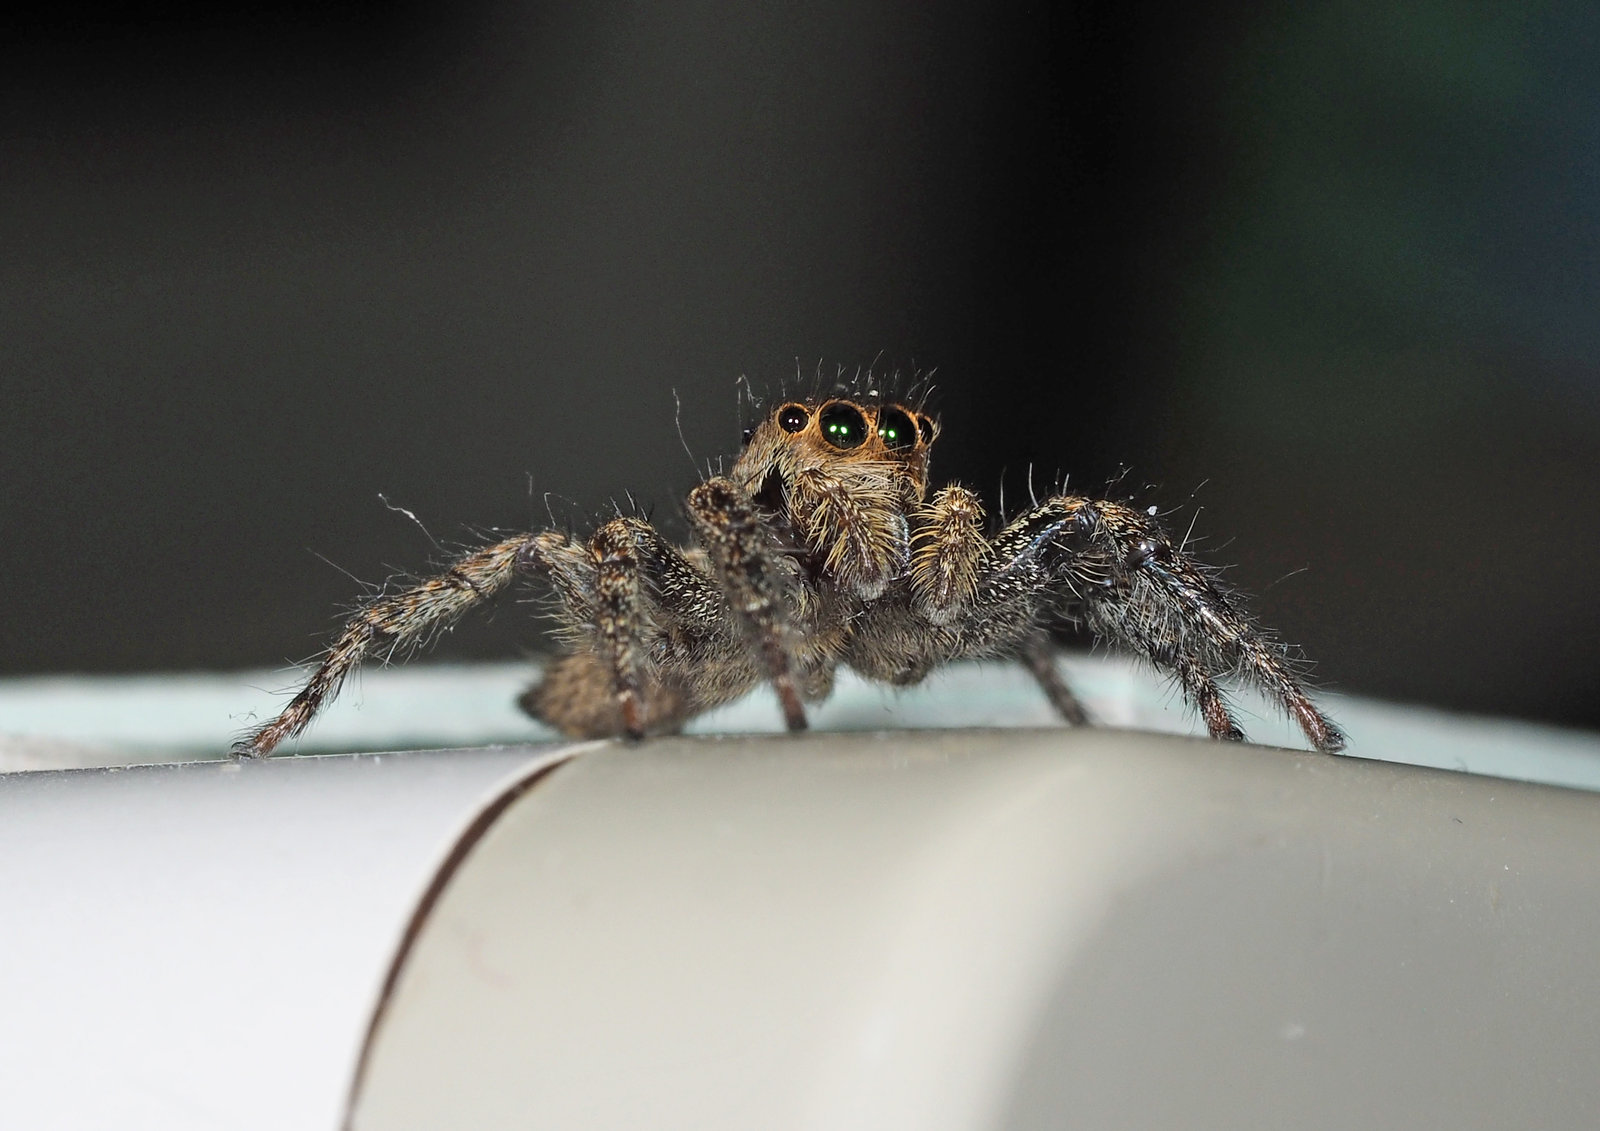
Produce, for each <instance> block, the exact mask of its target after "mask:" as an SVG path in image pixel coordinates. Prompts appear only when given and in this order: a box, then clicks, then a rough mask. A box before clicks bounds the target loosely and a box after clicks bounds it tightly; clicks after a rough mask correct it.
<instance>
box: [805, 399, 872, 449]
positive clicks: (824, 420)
mask: <svg viewBox="0 0 1600 1131" xmlns="http://www.w3.org/2000/svg"><path fill="white" fill-rule="evenodd" d="M817 423H818V424H820V425H822V434H823V435H824V436H826V437H827V439H828V443H830V444H832V445H833V446H834V447H836V448H859V447H860V446H861V445H862V444H864V443H866V439H867V418H866V417H865V416H862V415H861V410H860V409H859V408H857V407H856V406H855V405H853V404H851V403H849V402H848V401H835V402H834V403H833V404H831V405H829V406H828V407H827V408H825V409H823V410H822V412H821V414H820V415H818V417H817Z"/></svg>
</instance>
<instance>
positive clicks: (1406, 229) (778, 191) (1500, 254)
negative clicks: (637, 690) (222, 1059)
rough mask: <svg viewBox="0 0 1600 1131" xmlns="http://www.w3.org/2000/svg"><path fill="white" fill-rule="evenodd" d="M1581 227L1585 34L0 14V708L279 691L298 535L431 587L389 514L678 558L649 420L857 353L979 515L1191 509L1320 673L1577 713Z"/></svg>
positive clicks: (1567, 14)
mask: <svg viewBox="0 0 1600 1131" xmlns="http://www.w3.org/2000/svg"><path fill="white" fill-rule="evenodd" d="M1597 243H1600V8H1597V7H1595V6H1594V5H1592V4H1589V3H1582V2H1572V3H1541V2H1539V0H1529V2H1528V3H1525V4H1521V5H1471V4H1458V3H1444V2H1425V0H1399V2H1392V0H1391V2H1383V0H1309V2H1304V0H1276V2H1267V3H1261V4H1257V5H1253V6H1240V5H1230V4H1219V3H1206V2H1203V0H1202V2H1199V3H1190V4H1186V5H1176V4H1171V5H1151V4H1137V3H1126V2H1085V3H1077V4H1063V5H1059V6H1058V5H1051V4H1043V3H1037V4H1022V3H1004V2H1002V3H986V2H982V0H962V2H954V0H944V2H939V0H934V2H928V0H923V2H918V3H909V2H888V0H848V2H843V0H830V2H824V3H819V4H813V5H807V6H803V7H802V6H798V5H797V6H787V5H785V6H779V5H726V6H724V5H704V4H692V3H686V4H672V5H655V4H643V3H587V4H580V5H574V4H485V3H459V4H452V5H427V4H412V5H404V4H376V3H373V4H364V5H363V4H356V5H337V4H334V5H329V4H325V3H318V4H312V3H279V4H274V3H256V4H246V5H242V6H241V5H229V6H220V5H219V6H216V7H214V8H204V7H195V8H192V9H188V10H180V9H173V8H170V7H162V8H159V9H157V8H155V7H152V6H141V5H122V6H117V5H111V6H100V7H96V8H83V7H68V8H64V9H61V10H59V11H57V12H56V13H55V14H53V15H34V16H28V17H18V16H10V17H5V22H4V23H3V24H0V470H3V479H0V483H3V490H4V497H3V500H0V555H3V564H0V570H3V577H4V592H5V599H4V604H3V611H0V619H3V625H4V627H3V630H0V638H3V639H0V669H3V670H4V671H8V672H13V673H16V672H38V671H132V670H150V669H187V668H209V667H244V666H259V665H272V664H279V663H282V662H283V661H285V660H287V659H299V658H302V657H305V656H307V655H309V654H311V653H312V652H314V651H315V650H316V649H317V648H318V647H319V646H320V644H321V642H322V640H323V639H324V636H325V634H326V633H327V632H328V631H329V630H330V629H331V628H332V627H333V621H332V619H331V617H332V614H333V612H334V610H335V609H336V607H339V606H342V605H344V604H346V603H348V602H349V601H350V600H351V599H352V598H353V597H354V596H356V593H357V589H356V585H355V583H354V582H353V581H352V580H351V578H349V577H347V576H345V575H344V574H342V573H341V572H340V571H339V569H337V568H334V566H333V565H331V564H325V563H324V562H323V561H321V560H319V559H318V558H317V557H316V556H314V555H313V553H310V552H308V550H310V551H314V552H315V553H317V554H321V555H325V556H326V557H327V558H328V559H329V560H330V561H331V562H332V563H337V565H338V567H341V568H343V569H347V570H349V571H350V572H351V573H353V574H355V575H357V576H359V577H360V578H362V579H364V580H369V581H376V580H381V579H382V578H383V577H385V576H386V575H387V574H388V573H389V572H390V570H391V569H394V568H417V567H420V566H422V565H424V564H426V563H427V562H428V561H429V559H430V558H431V557H433V556H434V551H433V550H432V548H431V547H430V546H429V544H428V541H427V539H426V538H424V537H423V535H422V534H421V533H420V532H419V531H418V530H417V529H416V528H415V527H414V526H413V525H412V524H411V523H410V522H409V521H408V520H406V519H405V518H404V517H402V516H400V515H398V514H396V513H393V512H391V511H389V510H387V509H385V507H384V506H383V505H382V504H381V503H380V502H379V500H378V494H379V492H383V493H384V494H385V495H387V497H388V498H389V499H390V500H391V501H392V502H394V503H395V504H397V505H400V506H405V507H408V508H410V509H411V510H413V511H414V512H415V513H416V514H417V515H418V516H420V517H421V519H422V520H423V521H424V522H425V523H427V524H428V526H429V528H430V530H431V531H432V532H433V534H434V535H435V536H436V537H438V538H440V539H441V540H445V541H459V540H462V539H464V538H468V537H470V536H471V535H470V530H471V529H473V528H476V529H482V528H486V527H491V526H508V527H517V528H522V527H525V526H527V525H528V524H529V523H534V524H539V525H543V524H544V523H545V522H546V512H545V503H544V501H543V497H542V496H543V493H544V492H545V491H553V492H556V493H558V494H559V495H560V496H563V497H565V498H567V499H570V500H572V504H571V505H570V506H569V505H568V504H566V503H558V504H557V507H558V511H559V512H561V513H574V510H575V513H579V514H592V513H595V512H598V511H600V510H601V509H603V508H604V507H605V506H606V504H607V501H608V499H610V498H611V497H612V496H613V495H620V494H622V493H624V492H627V491H632V492H634V493H635V494H636V495H638V496H639V497H640V498H641V499H643V500H645V501H649V502H653V503H655V504H657V514H658V515H660V516H662V517H663V518H664V519H668V520H673V521H675V515H676V507H677V504H676V500H677V499H678V498H680V497H681V495H682V493H683V492H684V491H685V490H686V489H687V487H688V486H689V485H691V484H692V483H693V482H694V478H695V472H694V469H693V467H692V466H691V464H690V462H689V460H688V458H686V456H685V454H684V452H683V450H682V447H681V445H680V442H679V437H678V432H677V429H676V428H675V426H674V416H675V409H674V399H673V390H674V389H675V390H676V391H677V394H678V396H679V398H680V399H681V401H682V431H683V435H684V438H685V440H686V442H687V444H688V446H689V448H690V449H691V450H692V451H693V453H694V455H695V456H696V457H697V458H698V459H701V460H703V459H705V458H707V457H711V456H715V455H717V454H718V453H724V452H731V451H733V450H735V448H736V446H737V441H738V426H739V421H738V414H737V408H736V403H735V397H734V382H735V379H736V377H737V376H738V375H740V374H748V375H749V377H750V379H751V381H752V382H753V383H754V384H755V385H756V386H757V387H758V388H761V387H765V386H771V385H773V384H775V383H776V382H777V381H779V380H781V379H783V378H784V377H785V376H790V377H792V376H793V375H794V373H795V372H796V369H797V367H798V369H799V370H800V371H803V372H804V373H805V374H806V375H808V376H809V375H810V374H811V373H812V372H814V371H815V369H816V367H817V365H818V363H819V362H821V363H822V364H824V365H825V366H828V367H832V366H835V365H838V364H845V365H849V366H851V367H854V366H855V365H856V364H858V363H865V362H872V361H874V359H881V360H880V364H881V365H882V366H884V367H886V368H888V367H898V368H901V369H912V368H923V369H926V368H936V369H937V374H936V377H935V380H936V382H937V384H938V385H939V387H940V394H939V399H938V401H937V405H938V407H939V408H940V410H941V413H942V417H943V421H944V426H945V439H944V440H943V441H941V450H940V458H939V460H938V464H937V468H936V470H937V472H938V473H939V475H940V477H941V478H943V477H953V478H959V479H961V480H964V481H966V482H969V483H971V484H973V485H975V486H977V487H979V488H980V489H982V491H983V492H984V493H985V495H986V497H987V498H988V499H989V500H990V502H991V504H992V503H993V502H995V501H996V500H997V497H998V488H999V487H1000V484H1001V477H1002V473H1004V475H1005V479H1006V484H1007V498H1008V503H1009V504H1010V505H1012V506H1014V505H1015V504H1016V502H1017V501H1018V499H1020V498H1021V497H1022V496H1023V494H1024V493H1025V476H1026V468H1027V466H1028V465H1029V464H1030V463H1033V464H1035V465H1037V467H1038V468H1039V474H1038V478H1039V479H1040V480H1041V481H1045V480H1047V479H1049V478H1050V477H1051V474H1052V473H1054V472H1055V471H1058V470H1059V471H1067V472H1071V474H1072V477H1073V480H1072V481H1073V483H1074V485H1075V486H1077V487H1079V488H1083V489H1090V490H1098V489H1100V488H1102V487H1104V485H1105V484H1107V483H1108V482H1109V481H1111V480H1114V479H1116V478H1117V476H1118V475H1119V473H1120V472H1121V470H1122V469H1123V468H1124V467H1126V468H1131V471H1129V472H1128V474H1127V475H1126V476H1125V477H1123V478H1122V479H1121V480H1120V481H1119V482H1118V484H1117V485H1116V486H1115V487H1114V488H1113V491H1114V492H1115V493H1118V494H1137V495H1138V496H1139V498H1140V500H1141V501H1142V502H1160V503H1161V504H1163V505H1170V506H1179V507H1183V508H1187V509H1185V510H1183V511H1182V512H1180V514H1179V515H1178V516H1176V517H1175V518H1174V519H1173V521H1174V522H1175V523H1179V524H1187V522H1188V520H1189V517H1190V516H1191V515H1192V513H1193V510H1194V508H1195V507H1197V506H1198V507H1200V508H1201V510H1200V514H1199V518H1198V525H1197V528H1196V529H1197V533H1199V534H1201V535H1204V536H1205V537H1206V545H1207V546H1208V548H1209V552H1210V554H1211V555H1212V556H1213V557H1214V558H1216V559H1218V560H1221V561H1227V562H1230V563H1232V564H1233V566H1234V568H1233V569H1232V571H1231V573H1230V577H1231V578H1232V580H1233V581H1234V582H1235V583H1236V584H1238V585H1239V586H1241V587H1243V588H1244V589H1246V590H1249V591H1252V592H1254V593H1256V594H1258V595H1259V600H1258V602H1257V607H1258V609H1259V611H1260V613H1261V615H1262V617H1263V619H1264V620H1266V621H1267V622H1268V623H1270V624H1272V625H1275V626H1277V627H1278V628H1279V629H1280V630H1281V631H1282V633H1283V634H1284V635H1285V636H1286V637H1288V638H1289V639H1291V640H1295V641H1298V642H1300V643H1302V644H1303V645H1304V646H1305V648H1306V650H1307V652H1308V653H1309V654H1310V655H1311V656H1313V657H1314V658H1315V659H1316V660H1317V661H1318V663H1319V667H1318V670H1317V674H1318V678H1319V680H1320V681H1321V682H1323V683H1325V684H1327V685H1329V686H1331V687H1334V688H1337V689H1340V690H1346V691H1352V692H1364V693H1370V694H1376V695H1381V696H1387V697H1392V698H1396V699H1408V700H1423V701H1428V702H1433V703H1438V704H1443V705H1448V706H1452V707H1462V708H1470V709H1474V710H1483V711H1492V712H1502V713H1509V714H1514V715H1522V716H1528V717H1537V718H1544V719H1551V720H1559V721H1563V722H1568V723H1576V724H1584V725H1591V726H1592V725H1596V724H1600V696H1597V695H1596V693H1595V672H1596V666H1597V665H1596V661H1597V657H1600V631H1597V630H1600V600H1597V598H1596V597H1595V587H1594V586H1593V585H1592V583H1591V581H1590V572H1591V569H1592V564H1591V563H1592V561H1593V558H1594V556H1595V548H1596V541H1597V537H1600V535H1597V532H1596V527H1597V524H1600V506H1597V503H1600V476H1597V470H1600V459H1597V457H1596V455H1595V453H1594V448H1595V437H1596V426H1597V423H1600V304H1597V300H1600V255H1597V252H1600V247H1597ZM530 483H531V490H530ZM676 528H677V529H680V530H681V526H677V527H676ZM537 639H538V638H537V632H536V630H535V629H534V628H533V626H532V622H530V621H528V620H527V619H526V618H524V617H523V616H521V615H519V610H517V609H515V608H513V607H511V606H509V605H508V606H506V607H503V608H501V609H500V610H499V613H498V615H497V616H495V617H493V618H489V619H488V620H487V621H486V622H484V623H481V624H479V625H478V626H476V627H473V628H471V629H468V628H463V629H462V630H461V631H460V632H458V633H457V634H455V636H454V637H453V638H451V639H450V640H449V641H448V642H447V643H446V645H445V646H444V648H443V649H442V651H443V653H444V654H447V655H502V656H514V655H517V654H518V653H519V650H523V649H527V648H529V647H532V646H533V645H535V644H536V643H537Z"/></svg>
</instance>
